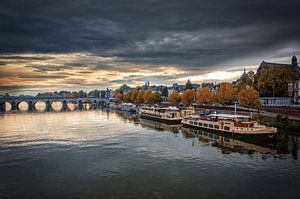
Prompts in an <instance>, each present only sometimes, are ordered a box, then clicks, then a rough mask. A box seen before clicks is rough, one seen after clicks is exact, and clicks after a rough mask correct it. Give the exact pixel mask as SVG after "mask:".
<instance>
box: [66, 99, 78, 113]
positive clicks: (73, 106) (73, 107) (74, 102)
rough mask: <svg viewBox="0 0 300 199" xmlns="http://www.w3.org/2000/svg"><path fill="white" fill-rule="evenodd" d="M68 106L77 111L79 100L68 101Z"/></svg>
mask: <svg viewBox="0 0 300 199" xmlns="http://www.w3.org/2000/svg"><path fill="white" fill-rule="evenodd" d="M67 106H68V109H69V110H70V111H75V110H76V109H78V102H77V101H76V100H70V101H68V102H67Z"/></svg>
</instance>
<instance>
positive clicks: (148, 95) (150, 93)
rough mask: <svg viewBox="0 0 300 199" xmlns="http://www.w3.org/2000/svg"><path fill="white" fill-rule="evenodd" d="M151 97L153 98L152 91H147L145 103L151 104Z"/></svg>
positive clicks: (144, 96)
mask: <svg viewBox="0 0 300 199" xmlns="http://www.w3.org/2000/svg"><path fill="white" fill-rule="evenodd" d="M151 97H152V91H151V90H146V92H145V93H144V95H143V100H144V103H148V102H150V99H151Z"/></svg>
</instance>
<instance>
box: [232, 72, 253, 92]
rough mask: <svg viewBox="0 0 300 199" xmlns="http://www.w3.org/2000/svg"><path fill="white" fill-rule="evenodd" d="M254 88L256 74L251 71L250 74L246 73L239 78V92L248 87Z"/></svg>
mask: <svg viewBox="0 0 300 199" xmlns="http://www.w3.org/2000/svg"><path fill="white" fill-rule="evenodd" d="M253 86H254V72H253V71H252V70H250V71H249V72H248V73H244V74H243V75H242V76H241V77H240V78H239V83H238V84H237V86H236V87H237V91H241V90H242V89H244V88H247V87H253Z"/></svg>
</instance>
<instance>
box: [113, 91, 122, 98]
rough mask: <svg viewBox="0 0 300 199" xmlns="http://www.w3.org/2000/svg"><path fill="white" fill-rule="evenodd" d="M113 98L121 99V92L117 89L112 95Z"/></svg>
mask: <svg viewBox="0 0 300 199" xmlns="http://www.w3.org/2000/svg"><path fill="white" fill-rule="evenodd" d="M114 97H115V98H117V99H119V100H123V94H122V93H120V92H119V91H117V92H116V93H115V95H114Z"/></svg>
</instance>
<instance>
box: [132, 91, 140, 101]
mask: <svg viewBox="0 0 300 199" xmlns="http://www.w3.org/2000/svg"><path fill="white" fill-rule="evenodd" d="M138 94H139V91H138V90H133V91H132V93H131V97H130V100H131V102H136V101H137V96H138Z"/></svg>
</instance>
